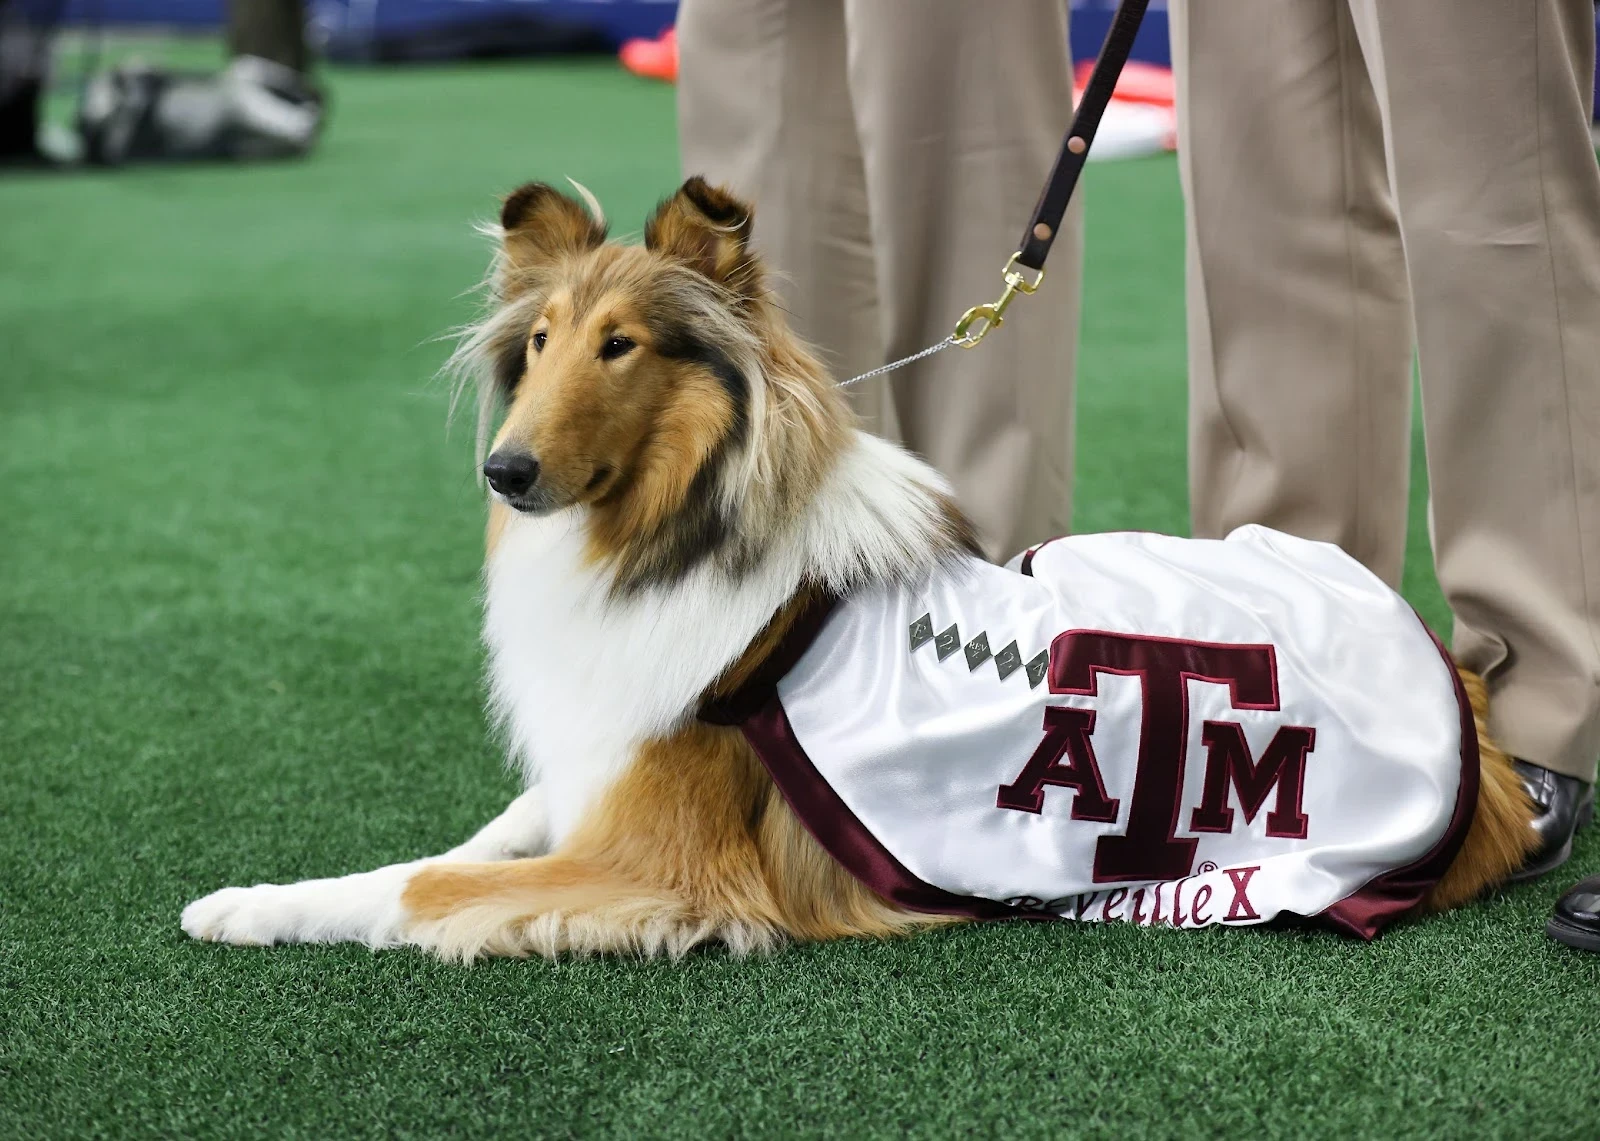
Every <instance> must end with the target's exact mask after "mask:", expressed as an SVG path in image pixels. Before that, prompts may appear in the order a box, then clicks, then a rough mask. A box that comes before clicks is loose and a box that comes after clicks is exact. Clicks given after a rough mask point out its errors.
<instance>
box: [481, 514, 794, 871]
mask: <svg viewBox="0 0 1600 1141" xmlns="http://www.w3.org/2000/svg"><path fill="white" fill-rule="evenodd" d="M582 547H583V537H582V533H581V529H580V519H579V517H578V516H577V515H576V514H575V513H564V514H562V515H560V516H555V517H552V518H546V519H516V520H513V521H512V522H511V523H510V524H509V525H508V526H507V528H506V531H505V533H504V535H503V537H502V538H501V541H500V544H499V545H498V547H497V548H496V550H495V554H494V557H493V559H491V560H490V563H489V568H488V595H487V605H486V614H485V623H484V637H485V641H486V642H487V643H488V646H489V653H490V672H491V701H492V704H493V708H494V710H495V712H496V714H497V715H498V716H499V717H500V718H501V719H502V720H503V721H504V723H505V725H506V728H507V730H508V732H509V736H510V746H511V751H512V755H513V756H515V757H516V758H517V759H518V760H519V761H520V762H521V764H522V766H523V768H524V770H525V771H526V773H527V777H528V780H529V782H530V783H532V782H534V781H537V782H538V783H539V784H541V785H542V786H543V788H544V791H545V796H546V798H547V803H548V806H549V812H550V824H551V834H552V839H553V840H554V841H555V842H556V843H560V842H561V840H562V839H563V838H564V837H565V836H566V835H567V834H568V833H569V832H570V831H571V830H572V828H573V826H574V825H576V823H577V821H578V820H579V818H580V817H581V815H582V813H583V810H584V808H585V806H586V805H588V804H590V803H591V802H592V801H593V799H594V797H595V796H596V795H597V794H598V793H599V792H601V791H602V790H604V789H605V788H606V787H607V786H608V785H609V784H610V783H611V782H612V781H614V780H615V779H616V778H617V776H618V775H619V774H620V773H621V772H622V771H623V769H624V768H625V767H626V765H627V763H628V762H629V760H630V759H631V757H632V756H633V753H634V751H635V750H636V749H637V747H638V746H639V745H640V744H641V743H642V742H644V741H646V740H649V739H650V738H652V737H656V736H659V735H661V734H663V733H667V732H670V731H671V730H672V729H674V728H675V727H677V726H679V725H681V724H682V723H683V722H684V721H685V720H686V719H687V718H688V717H690V716H692V715H693V712H694V709H695V706H696V703H697V700H698V698H699V696H700V694H701V693H703V692H704V691H705V689H706V687H707V686H709V685H710V684H711V683H712V682H713V681H715V680H716V678H717V676H718V675H719V674H721V673H722V671H723V670H724V669H726V668H727V666H728V665H729V663H731V662H732V661H734V660H735V659H736V658H737V657H738V656H739V654H740V653H742V652H743V651H744V649H745V647H746V646H748V645H749V643H750V642H751V640H752V639H753V638H754V637H755V636H756V635H757V634H758V633H759V632H760V631H761V628H762V627H763V626H764V625H766V623H767V621H768V620H769V619H770V618H771V616H772V614H773V612H774V611H775V610H776V609H777V608H778V607H779V606H781V605H782V604H783V602H784V600H785V599H787V598H788V597H789V595H790V594H791V593H792V592H793V590H794V588H795V585H796V583H797V581H798V577H797V575H796V574H794V573H792V571H791V573H788V574H784V573H777V574H774V573H771V572H770V570H769V571H768V572H767V573H758V574H756V575H754V576H752V577H750V578H749V579H746V580H744V581H743V582H741V583H739V584H737V585H731V584H729V583H728V582H727V581H726V580H725V579H723V578H722V577H721V576H720V575H717V574H716V573H715V572H713V571H712V570H711V569H709V568H704V569H701V570H697V571H695V572H694V573H691V574H690V575H689V576H688V577H687V578H686V579H685V580H684V581H682V582H680V583H678V584H677V585H676V586H674V587H672V588H670V589H663V590H652V591H647V592H645V593H643V594H640V595H637V596H635V597H632V598H628V599H623V600H618V599H613V598H610V597H608V595H607V590H606V586H607V583H606V581H605V579H604V578H603V576H602V575H601V574H598V573H596V571H595V570H594V569H593V568H592V567H586V566H585V565H584V563H583V558H582Z"/></svg>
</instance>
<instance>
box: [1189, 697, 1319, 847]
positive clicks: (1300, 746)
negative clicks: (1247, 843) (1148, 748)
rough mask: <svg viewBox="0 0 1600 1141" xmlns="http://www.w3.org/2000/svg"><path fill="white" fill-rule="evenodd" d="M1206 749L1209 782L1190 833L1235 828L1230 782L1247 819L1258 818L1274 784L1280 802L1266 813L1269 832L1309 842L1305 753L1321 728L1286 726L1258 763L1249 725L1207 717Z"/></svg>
mask: <svg viewBox="0 0 1600 1141" xmlns="http://www.w3.org/2000/svg"><path fill="white" fill-rule="evenodd" d="M1200 743H1201V744H1203V745H1204V746H1205V747H1206V782H1205V788H1204V790H1203V791H1202V792H1201V795H1200V807H1198V808H1196V809H1195V810H1194V814H1193V815H1192V816H1191V817H1190V818H1189V830H1190V831H1191V832H1231V831H1233V809H1232V807H1230V806H1229V804H1228V786H1229V785H1230V784H1231V785H1232V786H1233V791H1234V792H1235V793H1237V794H1238V797H1239V807H1240V808H1243V809H1244V818H1245V822H1246V823H1249V822H1250V821H1252V820H1254V819H1255V818H1256V813H1258V812H1260V811H1261V806H1262V805H1263V804H1265V803H1266V802H1267V797H1268V796H1270V795H1271V793H1272V790H1273V788H1277V790H1278V799H1277V803H1276V805H1275V806H1274V808H1273V810H1272V811H1271V812H1269V813H1267V835H1268V836H1275V837H1279V838H1281V839H1292V840H1304V839H1305V837H1306V826H1307V820H1306V814H1305V812H1304V810H1303V809H1302V807H1301V803H1300V801H1301V795H1302V792H1303V791H1304V787H1305V780H1306V754H1308V753H1310V752H1311V750H1312V749H1314V748H1315V747H1316V743H1317V731H1316V730H1315V729H1311V728H1307V727H1305V726H1301V725H1285V726H1283V727H1282V728H1281V729H1279V730H1278V731H1277V732H1276V733H1275V734H1273V737H1272V741H1271V742H1270V743H1269V744H1268V745H1267V748H1266V751H1265V752H1264V753H1262V754H1261V760H1259V761H1257V760H1255V759H1254V758H1253V757H1251V756H1250V745H1249V742H1247V741H1246V740H1245V739H1244V728H1243V727H1242V726H1240V725H1238V724H1237V723H1235V722H1232V721H1207V722H1206V723H1205V725H1204V726H1203V727H1202V729H1201V732H1200Z"/></svg>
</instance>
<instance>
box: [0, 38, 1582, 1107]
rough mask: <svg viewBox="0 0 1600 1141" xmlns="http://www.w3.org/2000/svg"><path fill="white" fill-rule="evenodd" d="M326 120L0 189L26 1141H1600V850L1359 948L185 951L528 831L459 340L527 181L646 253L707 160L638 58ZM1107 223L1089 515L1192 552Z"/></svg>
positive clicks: (1173, 230) (1149, 176) (1084, 479)
mask: <svg viewBox="0 0 1600 1141" xmlns="http://www.w3.org/2000/svg"><path fill="white" fill-rule="evenodd" d="M333 94H334V113H333V119H332V123H331V128H330V130H329V133H328V135H327V138H326V140H325V145H324V146H323V147H322V149H321V150H320V151H319V152H318V153H317V155H316V156H315V157H314V158H313V159H311V160H310V161H308V162H304V163H300V164H293V165H282V166H254V167H242V168H226V167H212V168H202V167H192V168H186V169H171V170H139V171H126V172H120V173H113V174H88V175H78V176H71V177H47V176H32V177H7V178H4V179H0V218H4V222H0V473H3V474H0V478H3V493H0V1136H3V1137H6V1138H10V1137H19V1138H21V1137H27V1138H37V1137H55V1136H85V1135H91V1134H94V1135H106V1136H140V1135H144V1136H150V1135H165V1136H240V1135H246V1134H251V1133H258V1134H259V1133H266V1134H270V1135H273V1136H301V1137H326V1136H337V1135H343V1134H359V1135H370V1136H423V1135H429V1134H441V1133H445V1132H453V1133H457V1134H460V1135H463V1136H470V1137H533V1136H565V1135H580V1134H583V1135H596V1134H609V1135H613V1136H636V1135H661V1136H683V1137H706V1136H712V1137H717V1136H734V1135H744V1136H767V1135H773V1136H789V1135H799V1134H822V1135H836V1136H874V1135H898V1134H915V1135H920V1136H930V1137H944V1136H950V1135H956V1134H965V1135H979V1136H983V1135H997V1134H1004V1135H1016V1136H1051V1137H1054V1136H1067V1135H1100V1136H1118V1137H1120V1136H1137V1135H1163V1134H1167V1135H1170V1134H1185V1135H1232V1136H1242V1135H1257V1134H1278V1135H1321V1136H1347V1135H1356V1134H1370V1135H1393V1136H1428V1135H1433V1136H1443V1137H1461V1136H1467V1135H1483V1136H1511V1137H1552V1138H1574V1137H1580V1136H1596V1135H1597V1133H1600V1117H1597V1113H1600V1106H1597V1100H1600V1095H1597V1089H1600V1086H1597V1074H1600V1027H1597V1011H1600V956H1589V957H1585V956H1583V955H1580V954H1577V953H1574V952H1570V951H1567V950H1564V949H1562V948H1560V947H1558V946H1556V945H1555V944H1553V943H1551V942H1549V941H1548V940H1546V938H1545V937H1544V935H1543V934H1542V930H1541V929H1542V926H1543V922H1544V917H1545V914H1546V912H1547V910H1548V908H1549V906H1550V904H1551V902H1552V901H1553V900H1554V899H1555V897H1556V895H1557V894H1558V892H1559V890H1560V889H1561V887H1562V886H1563V885H1564V884H1565V883H1566V882H1567V881H1569V880H1570V879H1572V878H1573V877H1575V876H1576V875H1578V874H1579V873H1586V872H1593V871H1596V870H1600V841H1597V840H1596V838H1595V837H1594V836H1593V835H1591V836H1590V837H1588V838H1586V839H1585V840H1584V841H1583V842H1582V843H1580V845H1579V849H1578V855H1577V857H1576V858H1575V859H1574V860H1573V862H1572V864H1571V865H1570V866H1569V868H1568V869H1567V870H1566V871H1564V872H1562V873H1560V874H1558V875H1556V876H1554V877H1552V878H1551V879H1550V880H1549V881H1547V882H1545V883H1540V884H1537V885H1533V886H1528V887H1524V888H1521V889H1518V890H1515V891H1512V892H1509V893H1508V894H1506V895H1504V896H1502V897H1499V898H1496V899H1494V900H1491V901H1488V902H1485V903H1483V904H1481V905H1478V906H1474V907H1469V908H1467V909H1465V910H1463V911H1461V912H1458V913H1455V914H1451V915H1448V916H1444V917H1440V918H1434V919H1429V920H1427V921H1424V922H1419V923H1415V924H1411V925H1408V926H1405V927H1403V928H1400V929H1397V930H1395V931H1393V932H1391V933H1390V934H1388V935H1386V936H1384V937H1383V938H1382V939H1380V940H1379V941H1378V942H1377V943H1375V944H1373V945H1371V946H1362V945H1358V944H1355V943H1352V942H1347V941H1344V940H1342V939H1339V938H1336V937H1333V936H1326V935H1320V934H1305V933H1273V932H1263V931H1204V932H1186V933H1175V932H1171V931H1146V930H1136V929H1134V928H1131V927H1127V926H1109V927H1096V926H1085V927H1073V926H1060V927H1055V926H1045V925H1021V926H990V927H984V928H976V927H974V928H966V929H962V930H954V931H950V932H946V933H942V934H936V935H931V936H925V937H922V938H919V939H916V940H914V941H909V942H903V943H893V944H874V943H844V944H839V945H833V946H822V947H807V948H801V949H796V950H788V951H784V952H782V953H779V954H776V955H774V956H772V957H769V958H760V959H755V960H753V961H745V962H737V961H733V960H731V959H729V958H728V957H726V956H725V955H724V954H722V953H721V952H717V951H712V952H708V953H701V954H696V955H694V956H692V957H691V958H689V959H688V960H687V961H686V962H683V963H680V964H671V963H660V962H651V963H643V964H641V963H637V962H630V961H620V960H605V959H602V960H591V961H584V962H564V963H561V964H558V965H551V964H549V963H546V962H543V961H537V962H491V963H486V964H480V965H477V966H474V967H471V968H462V967H458V966H446V965H443V964H441V963H438V962H435V961H433V960H430V959H428V958H425V957H423V956H422V955H420V954H416V953H413V952H410V951H400V952H391V953H385V954H379V955H374V954H371V953H369V952H367V951H366V950H363V949H360V948H354V947H333V948H324V947H311V948H303V947H290V948H280V949H275V950H261V949H238V948H231V947H218V946H211V945H203V944H199V943H193V942H190V941H189V940H187V939H186V938H184V937H183V935H182V934H181V933H180V931H179V929H178V925H177V919H178V912H179V910H180V908H181V907H182V906H183V904H184V903H185V902H187V901H188V900H190V899H192V898H194V897H196V896H198V895H200V894H203V893H205V892H208V891H210V890H212V889H214V888H216V887H220V886H222V885H224V884H230V883H244V884H248V883H254V882H257V881H260V880H283V879H296V878H302V877H307V876H316V875H326V874H333V873H339V872H345V871H354V870H359V869H364V868H368V867H372V866H376V865H378V864H382V863H386V862H390V861H394V860H399V859H403V858H409V857H412V856H416V855H418V854H422V853H428V852H433V851H438V850H441V849H443V848H444V847H447V846H449V845H451V844H454V843H456V842H457V841H459V840H460V839H461V838H463V837H464V836H465V835H467V834H468V833H470V832H471V831H472V830H473V829H474V828H475V827H476V826H477V825H479V824H481V823H482V822H483V821H485V820H486V819H488V817H489V816H490V815H491V814H493V813H494V812H496V811H497V810H498V809H499V808H500V807H501V806H502V805H503V804H504V802H505V801H506V800H507V799H508V797H509V796H510V795H511V793H512V791H513V783H512V781H511V779H510V778H509V777H508V776H507V775H506V774H505V773H504V771H503V769H502V767H501V762H500V758H499V756H498V754H497V752H496V749H495V748H494V746H493V744H492V743H491V742H490V741H489V739H488V737H487V734H486V732H485V729H484V724H483V720H482V717H481V714H480V708H479V706H480V699H481V691H480V680H479V679H480V670H481V656H480V651H479V647H478V644H477V636H476V625H477V615H476V593H477V584H478V570H479V558H480V551H481V514H482V512H481V504H480V501H479V497H478V492H477V491H476V489H475V487H474V485H473V480H472V476H471V462H470V454H469V453H470V441H469V437H470V429H469V428H468V427H467V426H466V425H464V424H463V425H459V426H458V427H457V428H456V429H455V430H454V432H453V433H450V434H448V435H447V433H446V430H445V426H444V411H445V396H444V393H443V392H442V391H441V389H440V387H439V386H438V384H436V383H435V382H434V381H433V380H432V379H431V377H432V374H433V373H434V370H435V369H436V367H437V366H438V364H439V362H440V360H441V359H442V357H443V354H444V351H445V350H444V347H443V346H442V345H441V344H439V343H437V342H435V341H433V340H431V338H433V337H434V336H435V335H437V334H438V333H440V332H441V331H443V330H445V329H447V328H448V327H449V326H451V325H453V324H455V323H457V322H459V321H461V320H463V319H464V318H465V317H466V316H467V314H468V313H469V312H470V303H469V301H468V300H466V299H465V298H464V297H462V296H461V295H462V292H463V291H464V290H466V289H467V288H468V287H469V286H471V285H472V284H473V283H474V282H475V281H476V279H477V277H478V276H479V274H480V272H481V270H482V268H483V264H484V260H485V250H484V248H483V247H482V245H481V244H480V242H479V240H478V239H476V238H475V237H474V236H473V234H472V233H471V231H470V229H469V223H470V222H471V221H472V220H473V219H474V218H478V217H482V216H484V215H487V214H489V213H490V212H492V210H493V209H494V202H495V200H494V195H495V194H496V193H498V192H503V191H505V190H506V189H508V188H510V187H512V186H514V185H515V184H517V183H518V182H519V181H521V180H524V179H526V178H530V177H543V178H547V179H556V178H559V177H560V176H562V175H566V174H571V175H573V176H574V177H577V178H579V179H581V180H582V181H584V182H585V183H587V184H588V185H589V186H590V187H592V188H593V189H594V190H595V191H596V192H597V193H598V194H599V196H600V197H601V198H602V200H604V201H605V202H606V203H607V205H608V207H609V208H610V211H611V213H612V216H613V217H614V218H615V219H617V220H618V229H620V230H624V231H626V230H630V229H636V228H637V227H638V225H639V224H640V222H641V221H642V218H643V215H644V212H645V210H646V209H647V208H648V206H649V205H650V204H651V203H652V202H653V201H654V200H655V199H656V198H657V197H659V196H660V195H662V194H663V193H665V192H666V191H668V190H669V189H670V188H671V186H672V185H673V183H674V178H675V174H676V169H675V157H674V156H675V152H674V142H673V116H672V94H671V92H670V90H669V89H667V88H665V87H659V86H652V85H649V84H647V83H644V82H642V81H636V80H634V79H632V78H630V77H628V76H626V75H624V74H622V73H620V72H619V71H617V70H615V69H614V68H613V67H611V66H610V65H608V64H602V63H583V64H551V65H537V66H534V65H516V66H510V65H506V66H494V67H479V68H474V69H470V70H469V69H438V70H417V71H391V72H364V73H354V72H346V73H336V74H335V75H334V76H333ZM1085 190H1086V194H1087V198H1088V210H1089V219H1090V221H1089V235H1090V236H1089V248H1088V269H1087V283H1086V288H1085V312H1084V336H1083V355H1082V361H1081V367H1080V369H1079V377H1080V379H1079V394H1080V396H1079V402H1080V417H1079V425H1080V447H1079V472H1080V478H1079V482H1078V502H1077V511H1078V515H1077V518H1078V522H1079V526H1080V528H1081V529H1083V530H1094V529H1103V528H1147V529H1163V530H1177V531H1181V530H1183V528H1184V527H1185V521H1186V508H1185V493H1184V466H1183V446H1184V445H1183V418H1184V396H1183V367H1184V363H1183V362H1184V357H1183V314H1182V282H1181V273H1182V240H1181V237H1182V234H1181V218H1180V202H1179V194H1178V185H1177V176H1176V169H1175V166H1174V164H1173V163H1172V162H1171V160H1169V159H1159V160H1151V161H1143V162H1131V163H1123V164H1110V165H1105V166H1095V167H1091V168H1090V173H1089V175H1088V177H1087V181H1086V188H1085ZM1004 252H1005V251H1003V250H1002V251H996V256H997V258H1000V257H1003V255H1004ZM974 300H975V301H976V300H982V299H981V298H974ZM1024 304H1025V303H1024ZM999 335H1001V336H1004V333H1001V334H999ZM1423 494H1424V491H1423V488H1422V485H1421V481H1420V472H1419V480H1418V484H1417V487H1416V488H1415V497H1414V508H1415V509H1414V512H1413V517H1412V524H1413V525H1412V544H1411V562H1410V574H1409V577H1408V580H1407V581H1408V584H1409V592H1410V594H1411V597H1412V598H1413V600H1414V601H1415V602H1416V603H1417V604H1418V605H1419V606H1420V607H1421V608H1422V610H1423V612H1424V613H1425V614H1426V615H1427V616H1428V618H1429V619H1430V620H1432V621H1434V622H1435V623H1436V624H1438V623H1440V622H1443V621H1445V620H1446V614H1445V611H1444V609H1443V606H1442V603H1441V601H1440V599H1439V596H1438V593H1437V588H1436V586H1435V585H1434V584H1433V580H1432V578H1431V575H1430V574H1429V573H1428V571H1427V551H1426V538H1425V534H1424V519H1423V513H1422V510H1421V504H1422V502H1423V498H1422V497H1423Z"/></svg>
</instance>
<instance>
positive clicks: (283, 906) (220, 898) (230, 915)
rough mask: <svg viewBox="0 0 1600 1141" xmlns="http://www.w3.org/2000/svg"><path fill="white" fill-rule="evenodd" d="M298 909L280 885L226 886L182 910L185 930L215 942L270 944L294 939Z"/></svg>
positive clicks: (241, 944) (250, 944)
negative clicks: (292, 904)
mask: <svg viewBox="0 0 1600 1141" xmlns="http://www.w3.org/2000/svg"><path fill="white" fill-rule="evenodd" d="M296 910H297V909H296V908H294V907H293V906H291V904H290V901H289V898H288V892H287V890H286V888H285V887H284V886H282V885H279V884H258V885H257V886H255V887H225V888H223V889H222V890H221V891H214V892H212V893H211V894H210V895H208V896H205V897H204V898H201V899H197V900H195V901H194V902H193V903H191V904H190V905H189V906H188V907H185V908H184V909H183V919H182V923H183V930H184V932H185V933H186V934H188V935H189V936H190V937H192V938H195V939H205V940H207V941H208V942H212V943H233V944H236V945H238V946H241V947H269V946H271V945H272V944H274V943H287V942H291V941H293V940H294V939H295V937H296V935H297V934H298V932H297V931H296V927H297V926H298V923H297V920H298V916H297V915H296V914H295V912H296Z"/></svg>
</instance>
